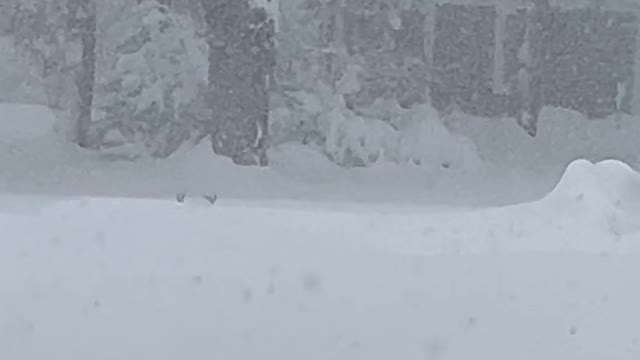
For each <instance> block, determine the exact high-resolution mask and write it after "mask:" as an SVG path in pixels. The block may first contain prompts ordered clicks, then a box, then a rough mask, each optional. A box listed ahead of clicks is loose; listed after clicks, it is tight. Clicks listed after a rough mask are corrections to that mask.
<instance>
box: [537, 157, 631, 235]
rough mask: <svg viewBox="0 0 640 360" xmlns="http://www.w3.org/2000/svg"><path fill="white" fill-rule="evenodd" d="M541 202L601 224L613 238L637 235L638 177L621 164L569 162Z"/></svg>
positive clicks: (612, 162) (614, 161)
mask: <svg viewBox="0 0 640 360" xmlns="http://www.w3.org/2000/svg"><path fill="white" fill-rule="evenodd" d="M543 202H545V203H550V204H555V205H558V206H560V207H561V208H562V207H564V208H566V210H567V211H568V212H570V213H572V214H573V215H574V216H585V217H586V220H587V221H590V222H591V223H593V224H598V223H599V224H603V225H604V226H606V228H607V229H608V230H609V231H610V232H611V233H613V234H615V235H616V236H623V235H627V234H633V233H638V232H640V174H638V173H637V172H635V171H634V170H633V169H631V168H630V167H629V166H628V165H626V164H625V163H622V162H620V161H616V160H607V161H602V162H599V163H595V164H594V163H591V162H589V161H587V160H577V161H574V162H572V163H571V164H570V165H569V166H568V167H567V170H566V171H565V173H564V176H563V177H562V179H561V180H560V182H559V183H558V185H557V186H556V188H555V189H554V190H553V191H552V192H551V193H550V194H549V195H548V196H547V197H546V198H545V199H544V200H543Z"/></svg>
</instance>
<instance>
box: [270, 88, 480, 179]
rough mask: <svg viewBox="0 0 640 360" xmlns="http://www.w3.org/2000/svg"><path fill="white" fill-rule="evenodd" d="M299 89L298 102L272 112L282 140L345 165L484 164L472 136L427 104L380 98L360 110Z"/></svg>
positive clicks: (471, 166)
mask: <svg viewBox="0 0 640 360" xmlns="http://www.w3.org/2000/svg"><path fill="white" fill-rule="evenodd" d="M295 95H297V97H295V102H296V103H298V105H299V106H297V107H292V108H282V107H281V108H278V111H276V112H274V113H272V135H273V136H275V139H278V140H280V141H279V142H278V143H285V142H301V143H303V144H306V145H309V146H312V147H314V148H316V149H318V150H319V151H320V152H322V153H324V154H325V155H326V156H327V157H329V158H330V159H331V160H332V161H334V162H335V163H337V164H339V165H341V166H345V167H353V166H369V165H372V164H375V163H378V162H393V163H412V164H416V165H420V166H425V167H431V168H451V169H464V170H472V171H475V170H480V169H481V168H482V167H483V165H482V160H481V159H480V158H479V156H478V154H477V151H476V147H475V145H474V144H473V142H471V141H470V140H469V139H467V138H465V137H463V136H460V135H456V134H453V133H451V132H450V131H449V130H448V129H447V128H446V127H445V126H444V125H443V124H442V122H441V120H440V117H439V115H438V112H437V111H435V110H434V109H433V108H431V107H430V106H428V105H421V106H415V107H413V108H412V109H403V108H401V107H400V106H399V105H398V104H397V102H392V101H378V102H376V103H375V104H374V105H373V106H372V107H371V108H370V109H368V111H366V112H358V113H356V112H354V111H352V110H350V109H348V108H347V107H346V105H345V103H344V100H343V99H342V98H340V97H326V98H321V97H319V96H317V95H316V94H309V93H299V94H295ZM297 116H299V117H297ZM294 124H297V127H295V126H292V125H294Z"/></svg>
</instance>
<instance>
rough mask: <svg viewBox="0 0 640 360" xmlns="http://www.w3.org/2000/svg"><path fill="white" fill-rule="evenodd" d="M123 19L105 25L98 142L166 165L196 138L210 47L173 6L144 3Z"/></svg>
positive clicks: (156, 0) (128, 7)
mask: <svg viewBox="0 0 640 360" xmlns="http://www.w3.org/2000/svg"><path fill="white" fill-rule="evenodd" d="M112 10H113V11H116V10H115V9H112ZM122 10H125V11H122ZM117 14H119V16H117V17H114V18H112V20H111V21H110V22H106V21H102V22H101V29H100V33H101V35H102V36H103V37H104V40H103V42H102V45H101V47H100V62H99V66H100V80H99V87H98V93H97V105H98V108H97V111H96V112H97V115H98V119H97V120H98V121H97V122H96V124H95V128H96V132H95V133H96V136H97V138H98V139H97V142H98V143H99V144H100V145H101V146H103V147H109V148H113V147H121V146H123V145H126V147H125V149H126V151H127V152H132V153H129V154H128V155H132V156H139V155H151V156H156V157H166V156H168V155H170V154H172V153H173V152H174V151H175V150H176V149H177V148H178V147H179V146H180V145H181V144H183V142H184V141H186V140H187V139H190V138H191V136H192V135H193V134H194V132H196V131H197V130H198V129H197V128H198V122H197V121H195V120H197V119H199V116H197V114H195V113H194V112H195V111H199V110H202V109H201V108H199V106H198V104H197V102H198V100H200V99H199V97H200V96H201V93H200V91H201V89H202V88H203V87H204V86H205V85H206V69H207V68H206V66H207V65H206V44H205V43H204V42H203V41H200V40H199V39H198V37H197V36H196V32H195V30H196V29H195V27H194V25H193V21H192V20H191V19H190V18H189V17H188V16H186V15H182V14H178V13H176V12H175V11H173V9H172V7H171V6H169V2H166V1H159V0H141V1H138V2H137V4H124V5H123V7H122V8H121V9H120V11H119V12H117Z"/></svg>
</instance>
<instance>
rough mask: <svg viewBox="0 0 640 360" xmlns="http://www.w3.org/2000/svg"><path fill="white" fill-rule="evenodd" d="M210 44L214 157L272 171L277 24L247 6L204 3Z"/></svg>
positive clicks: (217, 0) (220, 0) (232, 0)
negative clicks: (269, 163)
mask: <svg viewBox="0 0 640 360" xmlns="http://www.w3.org/2000/svg"><path fill="white" fill-rule="evenodd" d="M202 6H203V8H204V11H205V21H206V23H207V28H208V31H207V42H208V44H209V99H210V106H211V109H212V110H213V111H212V113H213V114H214V115H213V116H214V118H213V119H211V124H210V125H209V129H208V131H209V134H210V137H211V142H212V146H213V149H214V151H215V152H216V153H217V154H220V155H223V156H227V157H230V158H231V159H232V160H233V161H234V162H235V163H236V164H240V165H262V166H264V165H267V160H266V154H265V151H266V143H265V140H266V137H267V132H268V116H269V83H270V81H271V76H272V71H273V67H274V63H275V60H274V46H273V45H274V44H273V36H274V33H275V28H274V24H273V21H272V20H270V19H268V16H267V13H266V11H264V9H258V8H253V7H252V6H251V5H250V2H249V1H248V0H202Z"/></svg>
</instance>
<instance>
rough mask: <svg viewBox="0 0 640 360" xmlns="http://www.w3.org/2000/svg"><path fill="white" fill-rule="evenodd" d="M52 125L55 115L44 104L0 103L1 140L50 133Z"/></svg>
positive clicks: (31, 137) (23, 138)
mask: <svg viewBox="0 0 640 360" xmlns="http://www.w3.org/2000/svg"><path fill="white" fill-rule="evenodd" d="M16 119H20V120H19V121H16ZM54 126H55V117H54V115H53V113H52V111H51V110H49V108H47V107H46V106H39V105H25V104H0V133H1V134H3V136H0V141H1V142H15V141H16V140H20V141H28V140H33V139H36V138H39V137H41V136H45V135H47V134H50V133H51V132H52V131H53V129H54Z"/></svg>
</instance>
